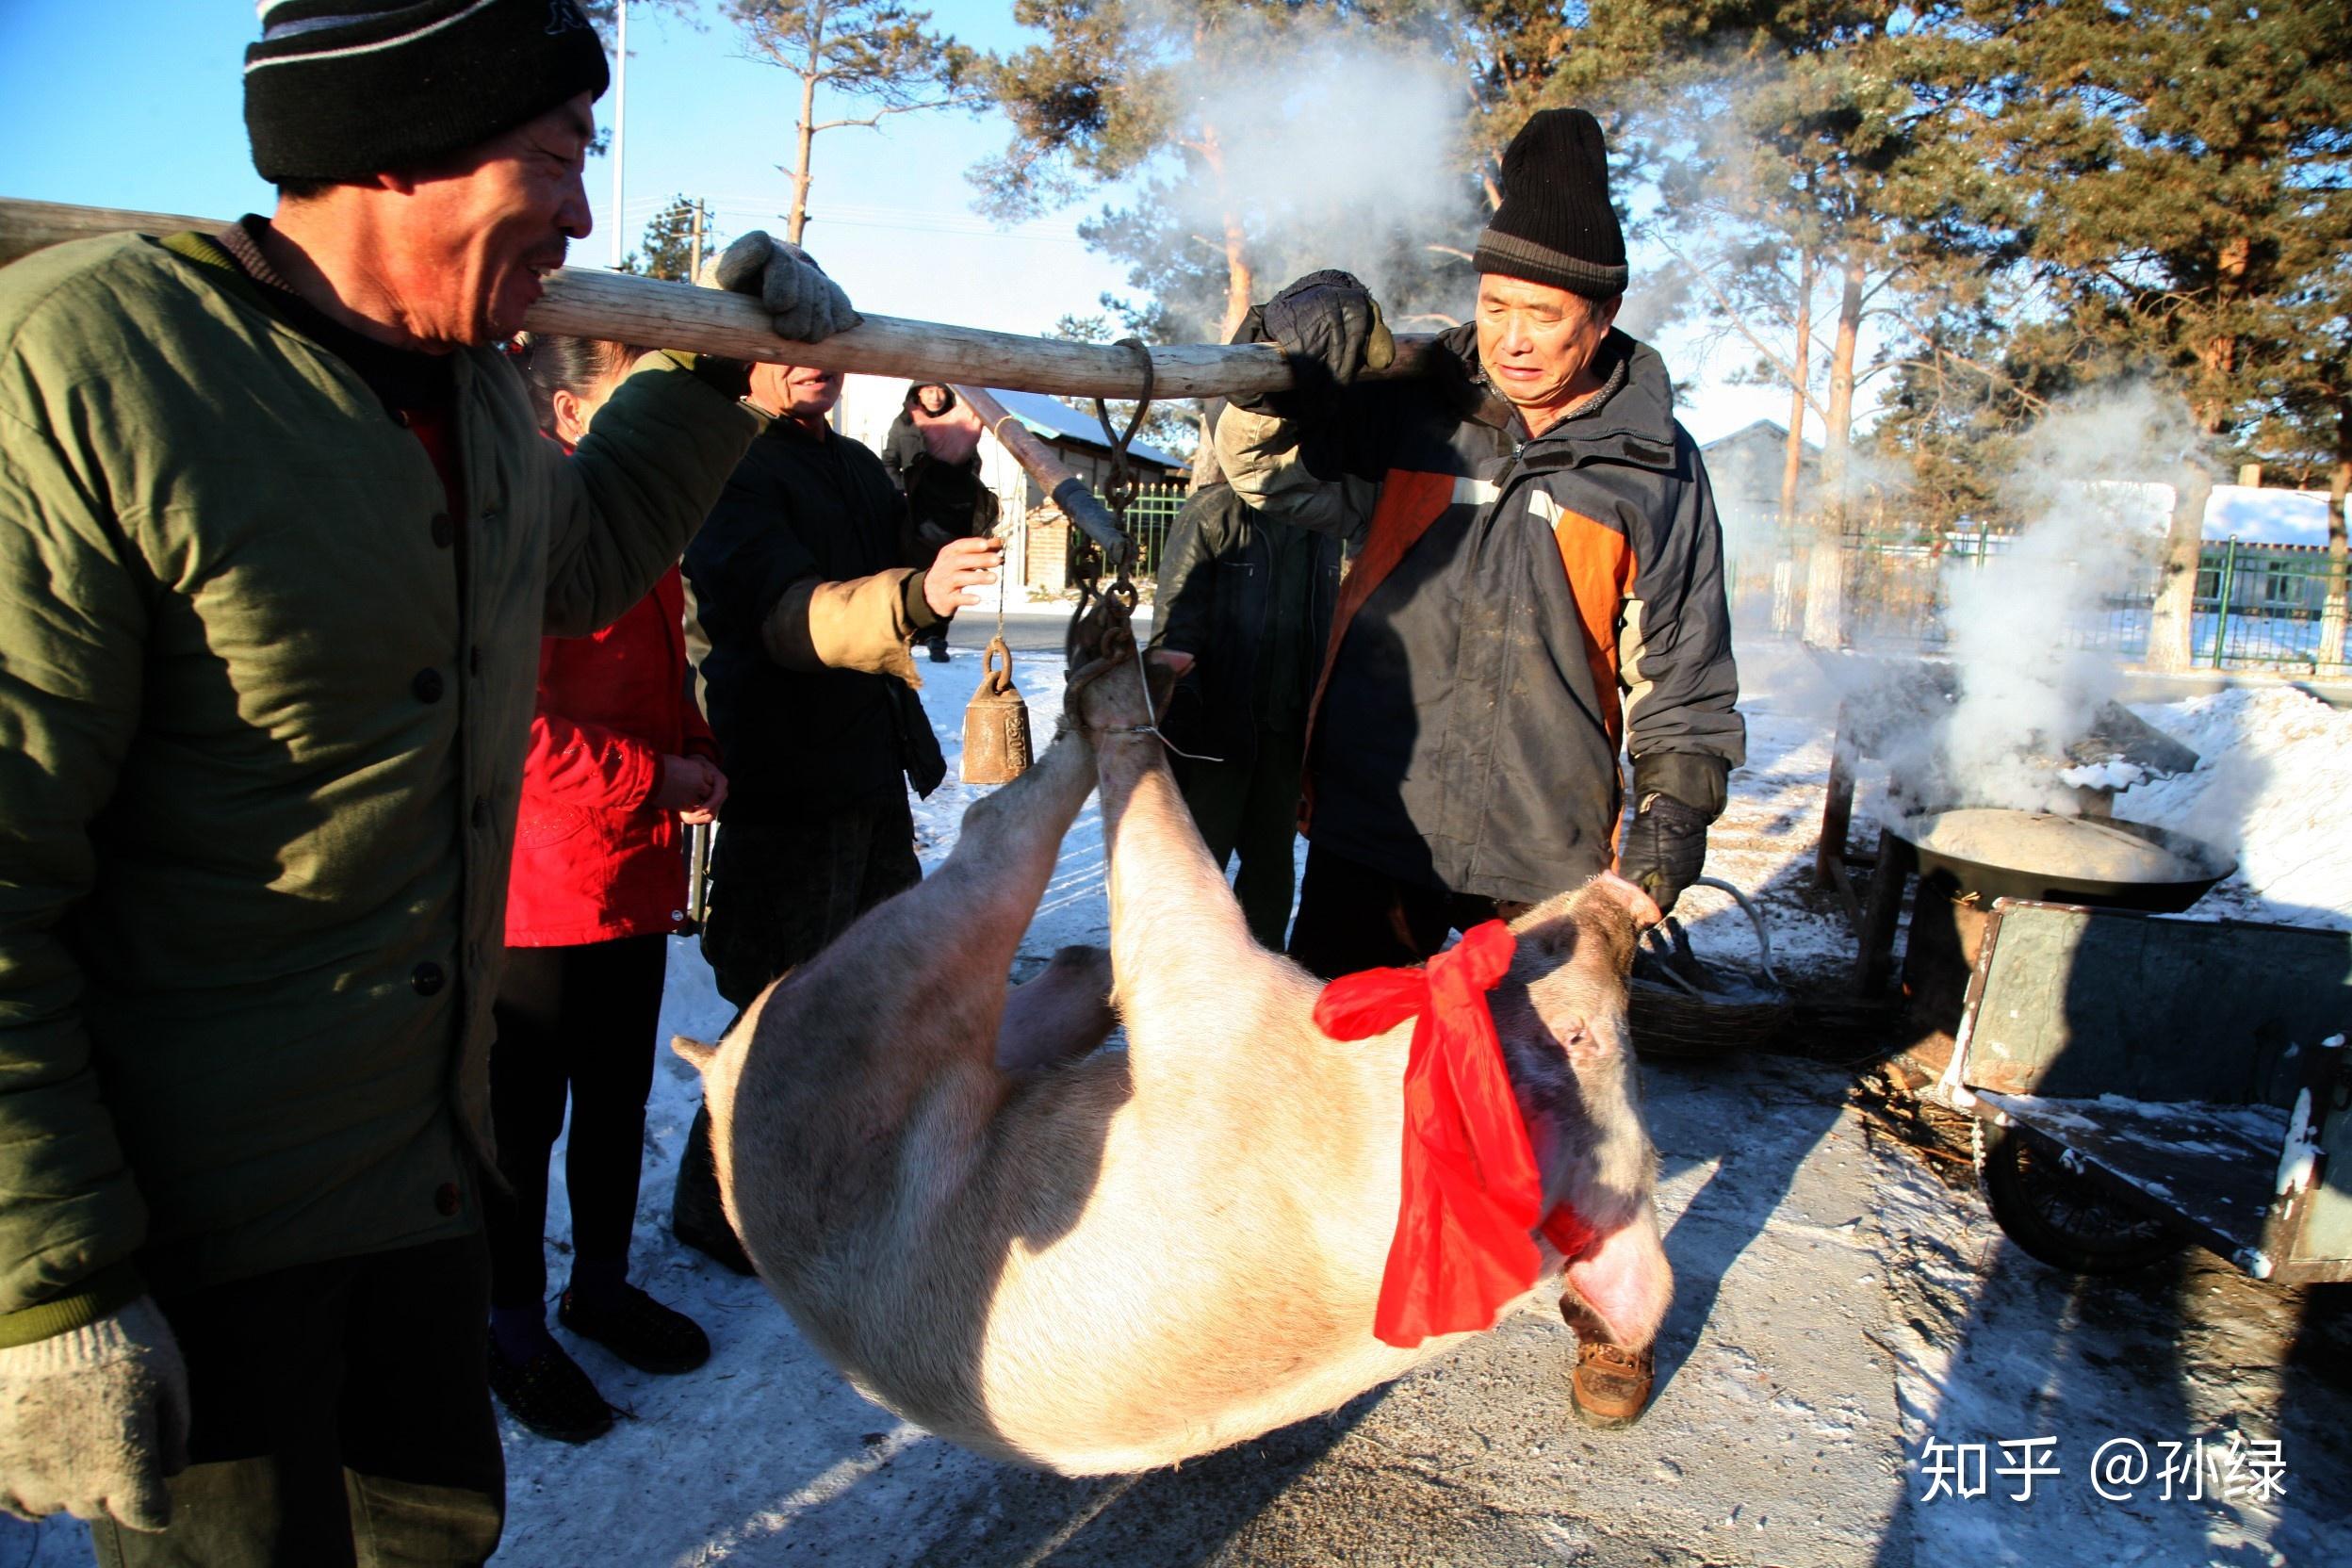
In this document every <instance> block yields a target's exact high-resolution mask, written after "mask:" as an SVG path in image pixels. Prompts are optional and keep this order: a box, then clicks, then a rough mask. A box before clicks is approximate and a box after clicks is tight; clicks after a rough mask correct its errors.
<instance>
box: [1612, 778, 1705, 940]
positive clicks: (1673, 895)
mask: <svg viewBox="0 0 2352 1568" xmlns="http://www.w3.org/2000/svg"><path fill="white" fill-rule="evenodd" d="M1713 820H1714V819H1713V818H1712V817H1710V816H1708V815H1707V813H1706V812H1705V811H1702V810H1700V809H1698V808H1697V807H1695V806H1691V805H1686V804H1685V803H1684V802H1682V801H1679V800H1676V799H1675V798H1674V796H1672V795H1670V794H1661V793H1659V792H1656V791H1652V792H1650V793H1649V794H1646V795H1644V796H1642V799H1641V802H1640V804H1638V805H1637V806H1635V807H1634V810H1633V822H1632V824H1631V825H1629V826H1627V827H1626V829H1625V841H1624V842H1623V843H1621V844H1620V845H1619V846H1618V849H1617V873H1618V874H1619V875H1621V876H1623V877H1624V878H1625V880H1626V881H1628V882H1630V883H1632V884H1633V885H1634V886H1636V887H1638V888H1640V889H1641V890H1642V891H1643V892H1645V893H1648V894H1649V895H1650V897H1652V898H1653V899H1656V900H1657V901H1658V912H1659V913H1660V914H1667V913H1671V912H1672V911H1673V909H1674V900H1675V899H1677V898H1680V897H1681V896H1682V890H1683V889H1685V888H1687V887H1689V886H1690V885H1691V883H1693V882H1696V881H1697V880H1698V879H1699V874H1700V873H1702V872H1703V871H1705V870H1706V869H1707V824H1708V823H1709V822H1711V821H1713Z"/></svg>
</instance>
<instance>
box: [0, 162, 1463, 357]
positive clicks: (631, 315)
mask: <svg viewBox="0 0 2352 1568" xmlns="http://www.w3.org/2000/svg"><path fill="white" fill-rule="evenodd" d="M224 227H226V225H225V224H224V223H222V222H221V221H220V220H218V219H206V218H189V217H185V216H181V215H177V214H171V213H151V212H126V211H120V210H115V209H109V208H98V207H79V206H67V205H61V204H57V203H54V202H18V201H8V200H0V266H4V265H6V264H7V263H8V262H11V261H14V260H16V259H17V258H18V257H19V256H22V255H25V254H27V253H30V252H33V251H38V250H40V249H41V248H42V247H44V246H49V245H56V244H59V243H62V242H63V241H66V240H69V239H84V238H89V237H92V236H95V235H102V234H113V233H120V232H122V231H123V230H126V229H128V230H135V231H137V232H139V233H142V234H175V233H178V232H179V231H181V230H184V229H199V230H202V231H204V232H205V233H207V234H209V233H212V232H214V231H216V230H219V229H221V228H224ZM522 324H523V326H524V327H526V328H528V329H529V330H531V331H532V332H544V333H560V334H564V335H569V336H575V337H607V338H613V339H617V340H618V341H620V342H624V343H643V344H647V345H650V346H653V347H658V348H664V349H689V350H693V351H695V352H697V353H708V354H723V355H726V356H727V357H728V358H730V359H749V360H757V361H761V362H764V363H767V364H772V365H805V366H809V367H810V368H815V369H821V370H841V371H851V372H858V373H863V374H866V375H876V376H894V377H904V378H906V379H907V380H908V381H935V382H941V383H945V384H950V385H966V386H1005V387H1012V388H1015V389H1018V390H1020V391H1023V392H1050V393H1054V394H1056V395H1058V396H1063V397H1096V398H1135V397H1140V396H1141V395H1142V393H1143V370H1142V368H1141V367H1140V366H1139V365H1138V364H1137V363H1136V360H1135V352H1134V351H1133V350H1131V349H1123V348H1119V347H1118V346H1117V345H1114V344H1104V343H1065V342H1061V341H1059V340H1057V339H1054V338H1045V337H1023V336H1021V335H1017V334H1014V333H1002V332H982V331H979V330H978V329H976V328H972V327H956V326H947V325H944V324H942V323H939V322H936V321H914V320H905V319H898V318H895V317H889V316H868V317H867V318H866V319H864V320H863V321H862V322H860V323H859V324H858V325H857V326H855V327H852V328H851V329H850V330H849V331H847V332H843V333H837V334H835V335H833V336H831V337H828V338H826V339H825V341H824V342H822V343H797V342H793V341H792V340H791V339H789V338H782V337H778V336H776V333H775V331H774V330H773V327H772V325H771V322H770V320H769V317H768V314H767V312H766V311H764V310H762V309H760V305H759V302H757V301H755V300H752V299H750V298H748V297H747V296H744V295H742V294H730V293H727V292H725V291H723V290H720V289H715V288H697V287H695V286H694V285H692V284H684V283H669V282H666V281H664V280H662V279H660V278H636V277H629V276H626V275H622V274H617V273H612V272H604V271H598V270H590V269H582V268H572V267H567V268H564V269H563V270H560V271H557V272H555V273H552V274H550V275H549V276H548V278H547V293H546V296H545V297H544V298H543V299H541V300H540V301H539V302H538V303H537V304H535V305H533V306H531V309H530V310H529V311H528V312H527V313H526V314H525V315H524V317H523V322H522ZM1434 341H1435V339H1434V338H1432V337H1429V336H1426V335H1423V336H1410V337H1409V336H1402V335H1400V336H1398V338H1397V363H1396V364H1394V365H1392V366H1391V367H1389V368H1387V369H1386V370H1378V371H1374V370H1367V371H1365V372H1364V377H1365V379H1367V380H1386V379H1393V378H1396V377H1399V376H1405V375H1410V374H1412V373H1413V371H1414V369H1415V368H1417V367H1418V365H1419V364H1420V360H1421V356H1423V355H1424V354H1426V353H1427V352H1429V346H1430V344H1431V343H1433V342H1434ZM1151 352H1152V396H1153V397H1154V398H1158V399H1163V400H1168V399H1178V398H1222V397H1231V396H1233V394H1235V393H1244V392H1278V391H1282V390H1285V389H1287V388H1288V387H1289V386H1290V384H1291V373H1290V367H1289V365H1288V364H1287V363H1285V362H1284V360H1283V358H1282V351H1280V350H1278V349H1276V348H1275V347H1273V345H1271V344H1267V343H1236V344H1210V343H1198V344H1173V345H1168V346H1165V347H1161V348H1156V349H1153V350H1152V351H1151Z"/></svg>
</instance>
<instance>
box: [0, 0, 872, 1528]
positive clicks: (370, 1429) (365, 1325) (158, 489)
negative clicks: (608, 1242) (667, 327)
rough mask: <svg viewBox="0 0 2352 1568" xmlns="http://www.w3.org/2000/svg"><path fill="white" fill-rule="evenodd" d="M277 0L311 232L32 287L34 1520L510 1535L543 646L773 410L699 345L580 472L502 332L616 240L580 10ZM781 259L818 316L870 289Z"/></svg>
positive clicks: (11, 1451)
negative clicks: (496, 1351)
mask: <svg viewBox="0 0 2352 1568" xmlns="http://www.w3.org/2000/svg"><path fill="white" fill-rule="evenodd" d="M260 12H261V22H262V27H263V34H262V37H261V40H260V41H258V42H256V43H255V44H253V47H252V48H251V49H250V50H249V51H248V53H247V57H246V77H245V79H246V118H247V122H248V125H249V127H250V130H251V134H252V142H253V160H254V164H255V167H256V168H258V169H259V170H260V171H261V172H262V173H263V174H264V175H266V176H268V177H269V178H270V179H271V180H273V181H274V182H276V183H277V184H278V186H279V188H280V200H279V204H278V207H277V211H276V213H275V215H274V217H272V218H271V219H268V220H264V219H262V218H258V217H248V218H246V219H245V220H243V221H241V222H239V223H237V224H236V225H233V226H232V227H230V228H228V229H226V230H224V231H222V232H221V233H218V234H204V233H194V232H191V233H185V234H176V235H170V236H166V237H153V236H145V235H118V236H109V237H103V238H98V239H91V240H84V241H79V242H76V243H73V244H68V245H61V246H57V247H56V248H55V249H52V250H49V251H45V252H41V253H38V254H35V255H32V256H28V257H26V258H25V259H24V260H22V261H19V262H17V263H16V264H15V265H13V266H11V267H9V268H8V269H6V270H0V582H4V583H5V587H6V591H7V594H8V600H9V602H10V603H11V604H13V605H17V606H21V607H22V606H37V607H38V611H37V612H35V611H30V610H28V611H27V612H26V613H17V614H11V615H8V616H7V617H5V618H0V735H5V736H6V737H7V744H6V745H5V746H4V747H0V754H5V757H6V760H7V765H6V766H5V767H0V1063H4V1064H5V1065H6V1068H7V1070H6V1072H5V1073H4V1074H0V1508H6V1509H8V1510H9V1511H14V1512H17V1513H20V1514H25V1515H32V1516H40V1515H43V1514H48V1513H53V1512H58V1511H71V1512H73V1513H76V1514H79V1515H81V1516H82V1517H84V1518H88V1519H90V1520H92V1521H93V1531H94V1533H95V1535H96V1537H97V1547H98V1552H99V1556H100V1557H101V1558H102V1560H106V1561H107V1562H110V1563H132V1564H147V1563H163V1562H171V1563H196V1562H201V1563H206V1564H246V1563H262V1562H272V1563H281V1562H296V1563H337V1562H340V1563H349V1562H352V1561H353V1560H355V1558H357V1559H362V1560H367V1561H370V1562H374V1561H395V1560H397V1561H400V1562H404V1563H418V1564H424V1563H460V1562H479V1561H481V1560H483V1559H485V1558H487V1557H488V1556H489V1555H490V1553H491V1552H492V1551H493V1550H494V1549H495V1548H496V1546H497V1544H498V1537H499V1533H500V1528H501V1525H502V1520H503V1510H504V1472H503V1464H502V1461H501V1458H500V1452H499V1440H498V1425H497V1421H496V1418H495V1416H494V1415H493V1413H492V1408H491V1403H490V1396H489V1392H488V1389H487V1387H486V1384H485V1344H484V1333H485V1325H486V1319H487V1306H488V1282H487V1278H488V1277H487V1269H486V1264H485V1259H484V1254H483V1250H482V1236H481V1212H482V1191H483V1184H484V1181H485V1176H484V1170H485V1168H487V1167H488V1165H489V1163H490V1162H489V1158H488V1155H489V1131H488V1119H487V1115H486V1102H487V1094H488V1073H487V1057H488V1050H489V1044H490V1027H491V1011H490V1008H491V1003H492V1000H493V998H494V997H495V996H496V995H497V992H498V962H499V959H500V956H501V955H502V954H503V951H504V943H503V940H502V934H503V924H504V904H505V892H506V878H507V866H508V861H509V858H510V854H511V851H512V848H513V843H514V838H515V818H516V809H517V802H518V799H519V796H520V791H521V774H522V764H523V751H524V746H525V742H526V738H527V735H528V729H529V724H530V719H531V711H532V699H533V694H534V690H535V686H536V678H537V672H538V664H539V648H540V638H541V635H542V633H543V632H547V633H554V634H571V635H579V634H584V633H586V632H589V631H593V630H595V629H597V628H598V627H600V626H602V625H605V624H607V623H609V622H611V621H613V619H614V618H616V617H617V616H619V615H620V614H621V613H624V612H625V611H627V610H628V609H629V607H630V606H632V605H633V604H634V603H636V601H637V600H638V599H639V598H641V597H642V596H644V595H645V592H646V591H647V589H649V588H650V587H651V586H652V585H653V583H654V581H655V580H656V579H657V578H658V577H659V576H660V575H661V574H662V572H663V571H665V570H666V569H667V568H668V567H669V566H670V565H671V564H672V563H674V562H675V561H677V559H678V555H679V553H680V551H681V550H682V549H683V548H684V547H685V545H686V542H687V540H688V539H689V538H690V537H691V536H692V535H693V533H694V529H695V527H696V526H697V525H698V524H699V523H700V522H701V520H702V519H703V517H704V516H705V515H707V514H708V513H709V511H710V510H711V506H712V504H713V503H714V502H715V501H716V500H717V498H718V497H719V494H720V491H721V489H722V487H723V486H724V485H725V483H726V482H727V475H728V474H729V473H730V472H731V471H732V469H733V468H734V466H735V465H736V463H737V460H738V459H740V458H741V457H742V455H743V451H744V449H745V448H746V447H747V446H748V445H749V444H750V442H751V440H752V438H753V436H754V435H755V434H757V433H758V432H759V431H760V428H761V424H762V421H761V419H760V417H759V416H758V415H757V414H755V413H754V412H752V411H751V410H748V409H746V408H745V407H743V405H742V404H741V403H740V402H739V401H738V399H739V398H740V397H741V395H742V393H743V387H744V383H745V371H744V368H743V367H742V366H741V365H734V366H728V365H724V364H711V363H707V362H705V363H694V362H691V361H690V360H689V359H688V358H682V357H678V356H672V355H667V354H649V355H646V356H645V358H644V359H643V360H641V361H640V362H639V365H638V367H637V368H636V371H635V373H633V374H631V375H630V376H629V378H628V379H627V381H626V382H625V383H624V384H622V385H621V387H620V388H619V389H618V390H617V391H615V392H614V393H613V396H612V398H611V400H609V402H608V403H607V404H606V405H605V407H604V409H603V410H602V412H600V413H599V414H598V415H597V417H596V420H595V422H594V424H593V426H592V427H591V428H590V430H589V431H588V433H586V434H585V435H584V436H583V437H582V438H581V440H580V442H579V444H578V446H577V449H575V450H574V451H573V452H572V453H571V454H570V455H568V456H567V455H566V454H565V453H564V451H563V450H562V449H559V448H557V447H556V446H555V445H553V444H552V443H550V442H547V441H546V440H544V439H542V438H541V437H540V435H539V433H538V431H537V428H536V421H535V419H534V418H533V416H532V412H531V401H530V399H529V397H528V395H527V394H526V393H525V391H524V389H523V387H522V384H521V383H520V381H519V379H518V377H517V376H516V374H515V370H514V368H512V367H511V366H510V365H509V364H508V363H507V362H506V358H505V356H504V355H503V354H502V353H501V352H500V351H499V350H498V341H499V340H500V339H502V338H504V337H505V336H506V335H509V334H510V333H512V332H513V331H514V330H515V327H516V326H517V325H519V324H520V322H521V319H522V316H523V313H524V312H525V311H526V310H528V309H529V308H530V306H531V303H532V302H533V301H535V300H536V299H537V298H538V296H539V293H540V278H541V276H542V274H544V273H545V272H547V271H548V270H552V269H554V268H556V267H558V266H560V265H561V264H562V262H563V259H564V249H565V245H566V243H567V242H568V241H569V240H571V239H576V238H580V237H584V236H585V235H586V234H587V233H588V227H589V218H588V205H587V196H586V192H585V190H584V189H583V188H582V186H581V168H582V163H583V161H584V158H585V156H586V152H587V147H588V143H589V140H590V139H591V138H592V136H593V134H594V131H595V121H594V118H593V115H592V111H591V106H592V105H593V103H594V101H595V99H596V95H597V94H598V93H600V92H601V91H602V90H603V89H604V86H605V75H606V71H605V60H604V52H603V48H602V46H601V44H600V43H599V42H598V41H597V39H596V35H595V33H594V32H593V31H591V30H590V28H589V27H588V24H587V23H586V22H585V21H584V20H583V19H582V17H581V16H580V12H579V10H578V9H577V8H575V7H574V5H573V4H572V3H571V0H265V3H264V4H262V6H261V7H260ZM753 240H756V241H757V245H758V246H759V247H760V248H762V249H763V250H764V252H765V253H764V255H762V256H757V257H753V258H752V259H751V260H750V261H749V262H747V263H745V264H744V265H742V266H740V267H738V268H737V269H736V270H735V271H734V272H733V273H732V274H730V276H731V277H733V278H735V279H736V280H738V281H739V282H740V286H742V287H743V289H744V290H745V291H746V292H751V293H756V294H758V295H759V296H760V299H761V301H762V302H763V304H765V305H766V307H767V308H768V309H769V310H770V312H771V313H772V314H773V315H774V317H775V319H776V323H777V326H778V329H779V330H780V331H782V332H784V333H785V334H786V335H792V336H799V337H805V338H809V339H814V338H817V337H822V336H824V335H826V334H827V333H829V332H831V331H833V330H836V329H837V328H840V327H842V326H847V325H852V324H854V323H855V321H856V319H857V318H856V314H855V312H853V311H852V310H851V309H850V308H849V303H848V301H847V299H846V298H845V297H843V296H842V295H841V291H840V290H839V289H838V288H836V287H834V286H832V285H831V284H830V283H828V282H826V281H825V279H824V277H823V276H822V274H821V273H819V272H817V271H816V270H815V269H814V268H813V267H812V266H810V265H809V263H808V261H807V260H806V258H804V257H802V256H801V255H800V254H799V253H797V252H795V251H792V250H791V249H790V248H789V247H783V246H775V245H771V244H770V243H769V242H768V241H767V240H766V239H765V237H750V236H747V237H745V239H744V240H739V241H738V242H737V246H738V248H740V247H742V246H743V245H745V244H746V243H747V242H751V241H753ZM735 254H736V252H734V251H730V256H734V255H735ZM607 1342H608V1343H613V1344H617V1343H618V1342H617V1341H616V1340H613V1339H611V1338H610V1337H608V1340H607Z"/></svg>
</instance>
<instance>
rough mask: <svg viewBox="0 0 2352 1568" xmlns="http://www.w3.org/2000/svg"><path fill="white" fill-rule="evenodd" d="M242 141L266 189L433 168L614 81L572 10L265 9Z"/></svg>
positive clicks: (432, 1) (542, 0) (304, 5)
mask: <svg viewBox="0 0 2352 1568" xmlns="http://www.w3.org/2000/svg"><path fill="white" fill-rule="evenodd" d="M260 10H261V25H262V37H261V41H260V42H258V43H256V44H253V45H252V46H251V47H250V48H248V49H247V50H246V51H245V129H246V132H247V134H248V135H250V136H251V137H252V139H253V167H254V168H255V169H257V170H259V171H260V172H261V177H262V178H263V179H265V180H268V181H270V183H271V184H273V185H283V184H286V183H287V182H300V181H311V180H324V181H334V180H357V179H364V178H366V177H367V176H368V175H370V174H380V173H384V172H388V171H392V170H407V169H418V168H427V167H431V166H432V165H434V164H437V163H441V162H444V161H446V160H447V159H449V158H450V157H452V156H453V155H457V154H459V153H462V152H464V151H465V150H466V148H468V147H473V146H478V145H479V144H481V143H482V142H484V141H487V140H489V139H491V138H492V137H495V136H497V135H498V134H499V133H500V132H502V131H508V130H512V129H513V128H514V127H515V126H516V125H519V124H521V123H522V122H525V121H527V120H531V119H535V118H536V117H538V116H539V115H542V114H545V113H546V112H547V110H549V109H551V108H553V107H555V106H556V105H558V104H561V103H563V102H564V100H565V99H568V98H572V97H575V96H577V95H578V94H580V93H582V92H588V93H594V94H596V95H598V96H601V95H602V94H603V92H604V89H605V84H606V82H607V81H608V80H609V79H610V78H609V75H608V73H607V70H606V67H605V63H604V44H603V43H602V42H601V41H599V40H598V39H597V37H596V29H595V28H594V27H592V26H591V25H589V23H588V19H587V18H586V17H584V16H582V15H581V14H580V8H579V7H578V6H576V5H575V4H573V0H262V3H261V7H260Z"/></svg>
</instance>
